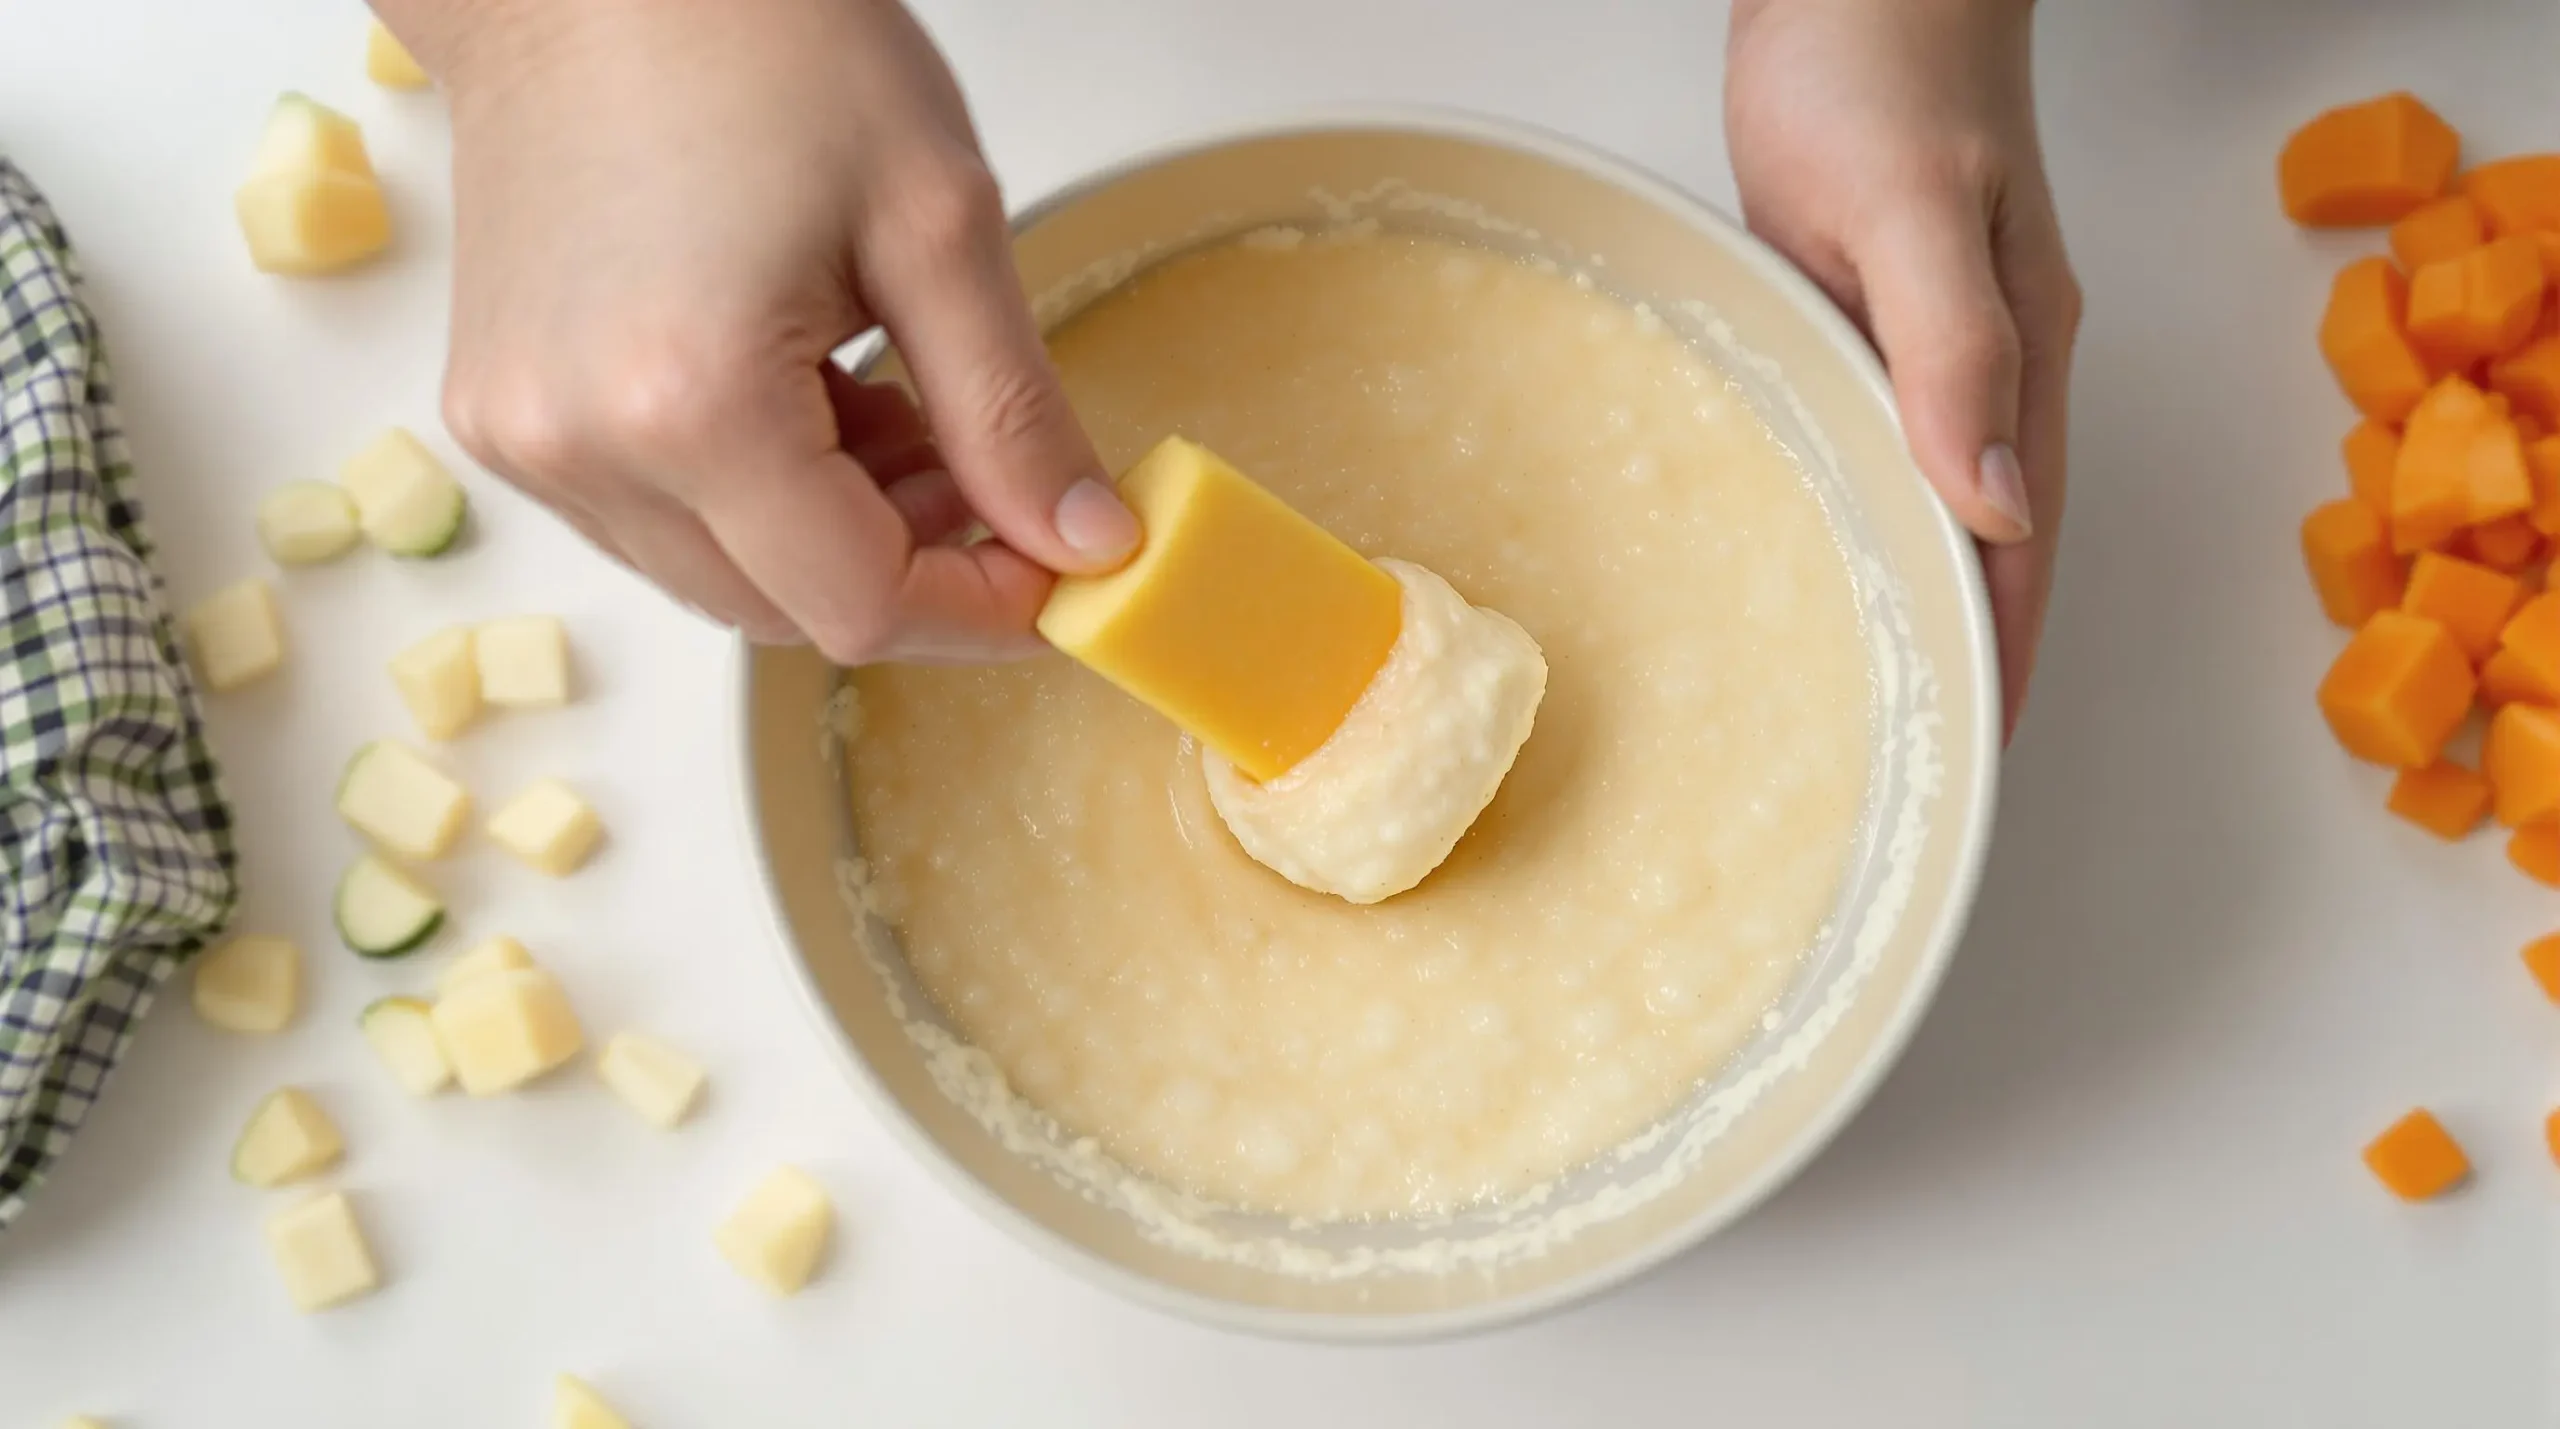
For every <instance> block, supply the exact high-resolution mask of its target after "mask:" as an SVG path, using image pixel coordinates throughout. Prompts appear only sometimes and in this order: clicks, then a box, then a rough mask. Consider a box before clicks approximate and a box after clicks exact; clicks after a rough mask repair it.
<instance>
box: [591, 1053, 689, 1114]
mask: <svg viewBox="0 0 2560 1429" xmlns="http://www.w3.org/2000/svg"><path fill="white" fill-rule="evenodd" d="M596 1072H597V1074H598V1075H599V1076H601V1077H603V1078H604V1084H605V1085H606V1086H607V1087H610V1088H611V1089H612V1090H613V1094H614V1095H615V1096H617V1097H620V1098H621V1099H622V1104H623V1105H624V1106H627V1107H629V1108H631V1109H632V1110H633V1111H636V1112H638V1113H640V1115H641V1116H642V1118H644V1119H645V1120H647V1121H648V1123H649V1124H650V1125H652V1126H655V1127H659V1128H661V1129H667V1130H672V1129H673V1128H674V1127H675V1126H676V1125H677V1124H678V1123H680V1122H682V1121H683V1120H684V1119H685V1116H686V1114H687V1113H689V1112H691V1111H692V1110H693V1104H694V1103H695V1102H696V1101H697V1100H699V1099H700V1098H701V1096H702V1083H703V1074H702V1064H701V1063H699V1062H696V1061H695V1060H693V1059H692V1058H691V1057H688V1056H686V1055H685V1054H683V1053H682V1052H679V1051H677V1050H676V1049H675V1048H673V1047H670V1046H668V1045H667V1044H666V1043H664V1042H661V1041H659V1040H658V1039H657V1038H655V1037H651V1036H648V1035H647V1034H645V1033H640V1032H617V1033H615V1034H614V1035H613V1036H611V1037H609V1038H607V1039H605V1044H604V1051H603V1052H601V1053H599V1054H598V1055H597V1057H596Z"/></svg>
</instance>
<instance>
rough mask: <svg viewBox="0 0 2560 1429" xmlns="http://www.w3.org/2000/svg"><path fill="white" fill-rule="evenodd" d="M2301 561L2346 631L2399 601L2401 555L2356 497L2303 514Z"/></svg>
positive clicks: (2332, 616)
mask: <svg viewBox="0 0 2560 1429" xmlns="http://www.w3.org/2000/svg"><path fill="white" fill-rule="evenodd" d="M2302 563H2303V565H2304V566H2306V567H2308V568H2309V570H2310V572H2311V587H2312V589H2313V590H2315V591H2317V592H2319V595H2320V609H2321V610H2322V611H2323V612H2325V613H2326V614H2327V615H2328V617H2329V619H2331V620H2332V621H2334V622H2336V623H2337V624H2340V625H2343V626H2345V627H2347V628H2348V629H2349V630H2353V629H2355V628H2357V627H2358V626H2361V625H2363V624H2364V623H2365V622H2366V621H2368V620H2371V619H2372V618H2373V615H2374V612H2376V611H2380V610H2389V609H2390V608H2391V607H2393V606H2395V605H2398V604H2400V603H2401V599H2402V590H2403V585H2402V573H2401V566H2400V558H2399V557H2398V556H2396V555H2394V554H2392V551H2391V537H2390V533H2389V532H2388V531H2387V530H2386V529H2385V528H2384V526H2383V524H2382V518H2381V517H2379V516H2376V515H2374V514H2373V510H2372V508H2370V507H2368V506H2366V505H2365V504H2364V503H2363V502H2361V501H2354V500H2347V499H2341V500H2337V501H2332V502H2329V503H2327V504H2325V505H2322V506H2320V507H2317V508H2315V509H2314V510H2313V511H2312V513H2311V514H2310V515H2308V516H2305V517H2304V518H2302ZM2496 635H2497V632H2496V630H2494V629H2493V630H2491V631H2490V636H2491V639H2492V640H2493V641H2494V640H2495V638H2496Z"/></svg>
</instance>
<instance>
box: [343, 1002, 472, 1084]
mask: <svg viewBox="0 0 2560 1429" xmlns="http://www.w3.org/2000/svg"><path fill="white" fill-rule="evenodd" d="M430 1013H431V1009H430V1008H429V1007H428V1005H427V1003H426V1001H425V1000H424V999H422V998H415V997H385V998H379V999H376V1000H375V1001H373V1002H371V1003H369V1004H367V1005H366V1007H365V1010H364V1014H363V1016H362V1017H361V1018H360V1019H359V1022H360V1025H361V1026H362V1027H363V1028H364V1038H365V1040H366V1041H367V1042H370V1043H372V1044H373V1051H374V1055H375V1056H378V1057H380V1058H381V1059H382V1065H383V1066H385V1067H388V1068H390V1069H391V1079H392V1080H393V1081H395V1082H398V1083H399V1084H400V1090H402V1091H404V1092H407V1093H408V1094H409V1095H411V1096H413V1097H429V1096H434V1095H435V1094H436V1093H438V1092H440V1091H443V1090H444V1089H445V1088H446V1087H448V1086H451V1085H452V1084H453V1068H452V1066H451V1065H450V1064H448V1063H447V1062H446V1061H445V1059H444V1048H443V1046H442V1045H441V1044H439V1043H438V1042H437V1041H436V1029H435V1022H434V1020H433V1018H432V1017H431V1015H430Z"/></svg>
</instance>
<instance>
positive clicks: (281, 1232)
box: [267, 1191, 382, 1313]
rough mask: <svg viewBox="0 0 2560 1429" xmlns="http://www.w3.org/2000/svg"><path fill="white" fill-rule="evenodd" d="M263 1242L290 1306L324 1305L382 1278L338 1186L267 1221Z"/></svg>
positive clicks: (351, 1296) (369, 1288) (376, 1283)
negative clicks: (278, 1273) (273, 1260)
mask: <svg viewBox="0 0 2560 1429" xmlns="http://www.w3.org/2000/svg"><path fill="white" fill-rule="evenodd" d="M267 1246H268V1248H269V1249H270V1250H272V1251H273V1252H274V1253H275V1260H276V1269H277V1270H278V1271H280V1272H281V1273H282V1274H283V1276H284V1285H285V1290H286V1292H287V1293H289V1294H291V1295H292V1296H293V1303H294V1305H295V1306H296V1307H297V1308H299V1309H301V1310H303V1311H305V1312H306V1313H307V1312H310V1311H314V1310H325V1309H327V1308H329V1307H330V1306H332V1305H337V1304H342V1303H344V1302H346V1301H348V1300H352V1299H354V1298H356V1297H357V1296H359V1295H363V1294H367V1293H369V1292H371V1291H372V1290H374V1289H376V1288H377V1287H379V1286H380V1285H381V1283H382V1278H381V1275H380V1273H379V1272H378V1271H376V1270H375V1269H374V1264H373V1249H372V1247H371V1246H368V1245H367V1244H365V1238H364V1230H363V1228H362V1227H361V1226H359V1225H358V1224H357V1223H356V1212H355V1207H354V1206H352V1205H350V1204H349V1203H348V1201H347V1197H346V1193H344V1192H342V1191H325V1192H322V1193H321V1194H319V1195H316V1196H313V1197H312V1198H310V1199H309V1200H307V1201H304V1202H302V1203H301V1204H299V1205H296V1206H294V1207H293V1208H292V1209H290V1210H287V1211H282V1212H279V1213H278V1214H277V1215H275V1216H273V1217H271V1218H270V1219H269V1220H268V1221H267Z"/></svg>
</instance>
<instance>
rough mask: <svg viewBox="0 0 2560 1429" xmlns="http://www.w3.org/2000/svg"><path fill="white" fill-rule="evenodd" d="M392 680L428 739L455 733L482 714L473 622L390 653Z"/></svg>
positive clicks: (458, 732)
mask: <svg viewBox="0 0 2560 1429" xmlns="http://www.w3.org/2000/svg"><path fill="white" fill-rule="evenodd" d="M391 683H392V684H394V685H396V686H398V687H399V689H400V700H401V703H403V704H405V705H407V706H408V707H409V717H410V718H411V719H414V720H416V721H417V722H418V732H419V733H421V734H423V735H425V736H426V737H427V738H429V739H451V738H453V737H454V736H455V735H457V734H460V733H462V731H463V730H464V729H466V728H468V727H469V726H470V724H471V722H472V721H473V720H475V719H478V718H479V717H480V663H479V661H478V660H476V659H475V658H473V656H472V653H471V627H469V626H467V625H457V626H455V627H454V628H452V629H451V630H441V631H438V632H436V633H435V634H433V635H430V636H428V637H427V638H426V639H424V640H421V641H419V642H418V643H416V644H415V645H412V646H410V647H409V648H408V649H406V650H403V651H401V652H400V653H399V654H397V655H394V656H392V657H391Z"/></svg>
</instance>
